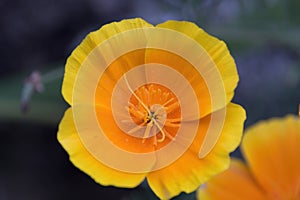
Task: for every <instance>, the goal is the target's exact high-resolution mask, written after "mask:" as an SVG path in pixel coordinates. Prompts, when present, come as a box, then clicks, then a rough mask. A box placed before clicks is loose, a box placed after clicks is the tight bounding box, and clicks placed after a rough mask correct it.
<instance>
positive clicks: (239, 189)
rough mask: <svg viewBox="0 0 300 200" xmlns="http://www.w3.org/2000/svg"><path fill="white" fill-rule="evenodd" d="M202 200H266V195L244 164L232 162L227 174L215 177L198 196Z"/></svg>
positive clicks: (204, 186) (200, 190)
mask: <svg viewBox="0 0 300 200" xmlns="http://www.w3.org/2000/svg"><path fill="white" fill-rule="evenodd" d="M197 197H198V199H201V200H241V199H243V200H253V199H255V200H266V199H267V197H266V196H265V193H264V192H263V191H262V190H261V188H260V187H259V185H257V183H256V182H255V180H254V179H253V177H252V175H251V173H250V172H249V170H248V169H247V167H246V166H245V164H244V163H243V162H241V161H240V160H237V159H233V160H232V161H231V164H230V167H229V169H228V170H226V171H225V172H223V173H221V174H219V175H217V176H215V177H213V178H212V179H211V180H209V181H208V182H207V183H206V184H205V185H203V186H202V187H201V188H200V189H199V190H198V194H197Z"/></svg>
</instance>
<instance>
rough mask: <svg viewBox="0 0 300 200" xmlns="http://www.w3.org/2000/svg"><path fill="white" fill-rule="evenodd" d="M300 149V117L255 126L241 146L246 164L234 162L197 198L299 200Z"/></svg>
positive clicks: (209, 183)
mask: <svg viewBox="0 0 300 200" xmlns="http://www.w3.org/2000/svg"><path fill="white" fill-rule="evenodd" d="M299 146H300V119H299V116H294V115H288V116H286V117H283V118H272V119H269V120H266V121H262V122H259V123H257V124H255V125H253V126H252V127H250V128H248V129H247V130H246V133H245V137H244V139H243V141H242V144H241V148H242V152H243V155H244V158H245V162H243V161H241V160H239V159H233V161H232V163H231V166H230V168H229V169H228V170H227V171H225V172H223V173H221V174H219V175H217V176H215V177H213V178H212V179H211V180H210V181H208V182H207V183H206V184H205V185H203V186H201V188H200V189H199V191H198V199H201V200H218V199H220V200H240V199H245V200H247V199H249V200H250V199H256V200H286V199H294V200H297V199H300V170H299V169H300V150H299Z"/></svg>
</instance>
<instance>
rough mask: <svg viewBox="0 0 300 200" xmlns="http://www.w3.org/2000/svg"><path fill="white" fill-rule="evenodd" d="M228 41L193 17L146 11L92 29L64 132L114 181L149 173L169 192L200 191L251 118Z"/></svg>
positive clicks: (100, 175) (162, 192)
mask: <svg viewBox="0 0 300 200" xmlns="http://www.w3.org/2000/svg"><path fill="white" fill-rule="evenodd" d="M238 80H239V78H238V73H237V69H236V65H235V62H234V60H233V58H232V56H231V55H230V53H229V50H228V49H227V47H226V45H225V43H224V42H223V41H221V40H219V39H217V38H215V37H213V36H211V35H209V34H207V33H206V32H205V31H204V30H202V29H201V28H199V27H198V26H197V25H195V24H194V23H191V22H186V21H166V22H164V23H161V24H158V25H156V26H153V25H151V24H149V23H148V22H146V21H144V20H143V19H140V18H135V19H128V20H122V21H120V22H113V23H110V24H107V25H104V26H103V27H101V28H100V29H99V30H97V31H95V32H92V33H90V34H89V35H88V36H87V37H86V38H85V39H84V40H83V41H82V43H81V44H80V45H79V46H78V47H77V48H76V49H75V50H74V51H73V52H72V54H71V55H70V57H69V58H68V60H67V63H66V66H65V74H64V80H63V86H62V94H63V96H64V98H65V100H66V101H67V102H68V104H69V105H70V106H71V107H70V108H69V109H68V110H67V111H66V112H65V115H64V117H63V119H62V121H61V123H60V126H59V131H58V136H57V137H58V140H59V142H60V144H61V145H62V146H63V147H64V149H65V150H66V151H67V152H68V154H69V156H70V160H71V161H72V163H73V164H74V165H75V166H76V167H78V168H79V169H80V170H82V171H83V172H85V173H86V174H88V175H89V176H91V177H92V178H93V179H94V180H95V181H96V182H98V183H99V184H101V185H105V186H109V185H112V186H116V187H125V188H133V187H136V186H138V185H139V184H140V183H142V182H143V181H144V180H145V179H147V182H148V184H149V186H150V188H151V189H152V191H153V192H154V193H155V194H156V195H157V196H158V197H159V198H161V199H170V198H172V197H174V196H177V195H178V194H180V193H181V192H186V193H190V192H193V191H195V190H196V189H197V188H198V187H199V185H200V184H202V183H204V182H205V181H207V180H208V179H210V178H211V177H212V176H214V175H216V174H218V173H220V172H222V171H224V170H225V169H227V168H228V166H229V162H230V157H229V153H230V152H232V151H234V150H235V148H236V147H237V146H238V145H239V143H240V140H241V137H242V131H243V124H244V120H245V118H246V115H245V111H244V109H243V108H242V107H241V106H239V105H237V104H234V103H232V102H231V100H232V98H233V95H234V90H235V88H236V86H237V83H238Z"/></svg>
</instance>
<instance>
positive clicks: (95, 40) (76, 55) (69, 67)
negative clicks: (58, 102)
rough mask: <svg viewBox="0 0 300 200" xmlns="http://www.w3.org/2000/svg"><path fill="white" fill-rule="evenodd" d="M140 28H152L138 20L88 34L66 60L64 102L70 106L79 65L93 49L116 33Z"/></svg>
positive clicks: (63, 89)
mask: <svg viewBox="0 0 300 200" xmlns="http://www.w3.org/2000/svg"><path fill="white" fill-rule="evenodd" d="M142 27H152V25H151V24H149V23H147V22H146V21H144V20H142V19H140V18H136V19H128V20H122V21H120V22H118V23H116V22H114V23H110V24H107V25H104V26H103V27H101V28H100V29H99V30H97V31H95V32H92V33H90V34H89V35H88V36H87V37H86V38H85V39H84V40H83V41H82V43H81V44H80V45H79V46H78V47H77V48H76V49H75V50H74V51H73V52H72V54H71V55H70V57H69V58H68V60H67V63H66V68H65V74H64V81H63V86H62V94H63V96H64V98H65V100H66V101H67V102H68V103H69V104H70V105H72V94H73V88H74V83H75V81H76V77H77V74H78V72H79V69H80V67H81V65H82V64H83V62H84V61H85V59H86V58H87V56H88V55H89V54H90V53H91V52H92V50H93V49H95V47H97V46H98V45H99V44H100V43H102V42H104V41H105V40H106V39H108V38H110V37H113V36H114V35H117V34H118V33H121V32H125V31H128V30H132V29H136V28H142ZM98 67H101V66H98Z"/></svg>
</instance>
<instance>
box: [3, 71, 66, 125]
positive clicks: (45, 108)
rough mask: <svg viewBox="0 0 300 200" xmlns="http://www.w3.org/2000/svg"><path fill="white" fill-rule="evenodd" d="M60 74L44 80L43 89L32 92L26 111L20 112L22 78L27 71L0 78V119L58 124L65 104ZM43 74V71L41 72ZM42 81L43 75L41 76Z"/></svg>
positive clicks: (25, 75)
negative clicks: (40, 91)
mask: <svg viewBox="0 0 300 200" xmlns="http://www.w3.org/2000/svg"><path fill="white" fill-rule="evenodd" d="M60 73H61V76H58V77H56V78H53V79H50V80H47V81H46V82H44V83H43V84H44V91H43V92H42V93H35V94H33V96H32V98H31V99H30V102H29V110H28V112H27V113H25V114H24V113H22V112H21V94H22V87H23V83H24V79H25V78H26V77H27V75H28V73H25V72H22V73H18V74H12V75H10V76H5V77H1V79H0V121H25V122H26V121H30V122H36V123H45V124H58V123H59V121H60V119H61V117H62V115H63V113H64V110H65V109H66V107H67V105H66V103H65V102H64V100H63V98H62V95H61V83H62V77H63V74H62V73H63V68H61V72H60ZM42 74H44V73H42ZM42 82H43V76H42Z"/></svg>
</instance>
